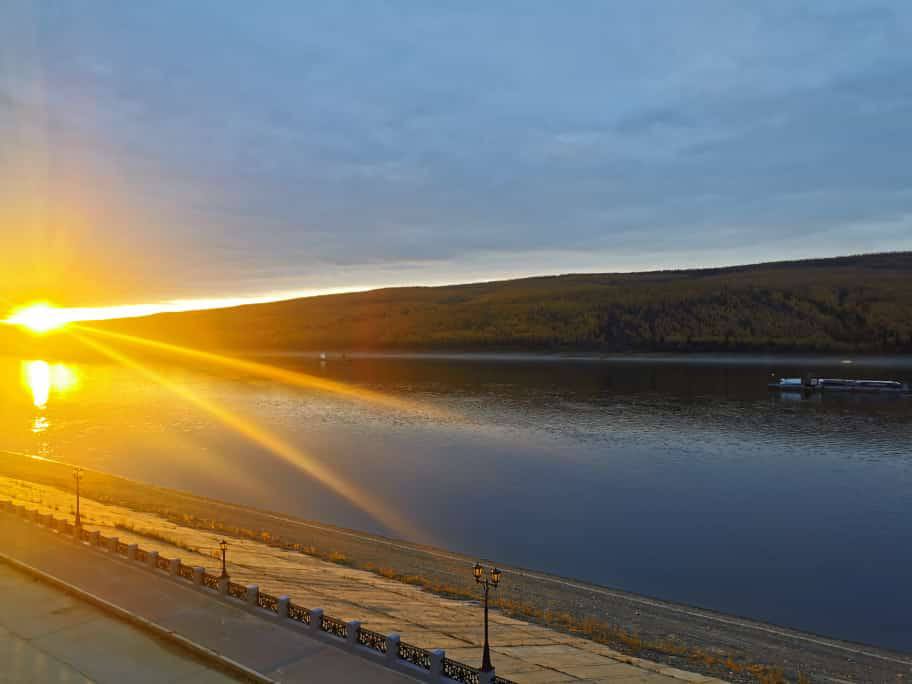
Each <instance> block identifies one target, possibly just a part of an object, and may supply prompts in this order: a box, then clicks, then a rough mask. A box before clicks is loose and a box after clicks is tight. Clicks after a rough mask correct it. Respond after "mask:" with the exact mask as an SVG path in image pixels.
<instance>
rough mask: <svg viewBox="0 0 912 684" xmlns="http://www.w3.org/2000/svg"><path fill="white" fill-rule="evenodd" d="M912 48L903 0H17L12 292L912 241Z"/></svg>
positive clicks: (485, 270) (5, 47) (196, 288)
mask: <svg viewBox="0 0 912 684" xmlns="http://www.w3.org/2000/svg"><path fill="white" fill-rule="evenodd" d="M910 44H912V11H910V9H909V5H908V3H902V2H894V3H889V2H856V3H852V2H843V3H823V2H821V3H804V6H798V4H797V3H754V4H751V5H739V6H735V5H733V4H732V3H725V2H690V3H683V4H680V3H678V4H674V3H668V2H658V1H657V2H653V3H649V2H643V3H634V4H632V5H628V4H626V3H625V4H622V3H614V4H611V3H604V2H593V3H584V2H579V3H574V4H573V5H572V7H569V8H568V7H565V6H557V5H555V4H554V3H546V2H541V3H530V2H521V3H513V4H511V3H497V4H495V5H493V6H492V5H490V3H454V4H452V5H451V6H450V7H447V8H441V7H440V6H439V4H438V3H434V4H432V5H422V4H420V3H405V2H402V3H395V2H394V3H386V2H384V3H362V2H358V3H344V2H332V3H306V4H302V3H294V2H289V3H285V4H281V3H269V4H268V5H266V6H264V7H256V8H254V7H252V6H250V5H247V4H244V3H210V4H207V3H189V4H188V3H184V2H156V3H146V4H143V3H115V2H110V3H93V4H92V5H91V6H90V7H87V6H86V5H85V4H84V3H79V2H72V3H67V2H62V3H61V2H54V3H40V2H39V3H34V2H24V1H22V0H12V2H11V3H5V4H4V8H3V9H0V175H2V177H3V178H4V183H3V184H2V187H0V203H2V206H3V209H2V210H0V213H2V215H0V219H2V223H0V231H2V232H0V250H2V254H3V266H4V268H5V269H6V271H7V273H14V274H19V275H18V277H17V278H15V279H14V280H15V282H10V283H4V288H5V290H4V291H3V292H2V293H0V296H2V297H4V298H6V299H13V298H17V299H21V297H22V296H23V295H24V294H32V293H47V294H48V295H49V296H56V297H59V298H63V299H66V300H69V301H68V302H67V303H73V304H76V303H84V304H92V303H121V302H125V301H146V300H149V299H160V298H169V297H195V296H213V295H217V294H220V293H224V294H230V295H246V294H259V293H263V292H273V291H286V290H287V291H291V290H303V289H309V288H322V287H335V286H343V285H352V284H357V285H365V286H368V285H382V284H391V283H413V282H414V283H432V282H448V281H449V282H452V281H459V280H464V279H479V278H497V277H508V276H513V275H520V274H528V273H535V272H564V271H573V270H603V271H609V270H631V269H638V268H654V267H685V266H694V265H714V264H720V263H735V262H750V261H755V260H758V259H775V258H793V257H799V256H822V255H832V254H841V253H849V252H860V251H879V250H889V249H909V248H912V174H910V172H909V171H908V162H907V158H908V157H909V156H910V153H912V124H910V122H912V51H910V50H909V49H908V46H909V45H910ZM86 273H92V274H93V277H86V276H85V274H86ZM74 299H78V300H80V301H72V300H74Z"/></svg>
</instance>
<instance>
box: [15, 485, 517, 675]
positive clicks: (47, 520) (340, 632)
mask: <svg viewBox="0 0 912 684" xmlns="http://www.w3.org/2000/svg"><path fill="white" fill-rule="evenodd" d="M0 510H6V511H9V512H11V513H14V514H18V515H21V516H24V517H30V518H32V519H33V520H37V521H38V522H39V524H42V525H44V526H45V527H47V528H49V529H53V530H60V531H63V532H70V534H73V533H74V532H75V527H74V526H73V525H72V524H70V523H68V522H67V521H66V520H65V519H58V518H55V517H54V516H53V514H48V515H42V514H40V513H37V512H36V511H28V510H27V509H26V508H25V507H24V506H18V505H16V504H14V503H12V502H0ZM79 539H80V540H83V541H90V542H91V541H92V540H93V539H94V540H95V543H96V544H97V545H98V546H100V547H102V548H108V547H109V546H110V544H111V542H112V541H113V539H114V538H113V537H104V536H102V535H100V534H98V535H94V534H93V533H92V532H90V531H88V530H85V529H80V532H79ZM129 549H130V546H129V545H128V544H126V543H124V542H122V541H120V540H117V543H116V545H115V547H114V551H115V552H116V553H117V554H119V555H122V556H127V555H129ZM150 553H151V552H150V551H147V550H145V549H142V548H139V547H136V553H135V559H136V560H137V561H139V562H141V563H146V564H148V559H149V557H150ZM155 567H156V568H158V569H160V570H168V571H170V569H171V559H169V558H166V557H164V556H156V558H155ZM177 576H178V577H180V578H182V579H185V580H189V581H193V580H194V569H193V567H192V566H189V565H185V564H184V563H180V564H179V565H178V567H177ZM202 584H203V586H204V587H206V588H208V589H212V590H214V591H219V577H218V576H216V575H211V574H209V573H208V572H205V571H204V572H203V575H202ZM227 593H228V595H229V596H231V597H233V598H236V599H241V600H246V599H247V587H246V586H244V585H242V584H238V583H236V582H231V581H229V582H228V588H227ZM256 605H257V607H258V608H261V609H263V610H268V611H269V612H271V613H278V612H279V599H278V598H277V597H276V596H273V595H272V594H267V593H265V592H260V591H258V592H257V599H256ZM287 605H288V614H287V617H288V619H290V620H294V621H295V622H299V623H301V624H303V625H307V626H310V627H311V628H313V626H312V624H311V622H312V620H311V617H312V612H311V611H310V610H308V609H307V608H304V607H302V606H299V605H297V604H295V603H292V602H291V601H288V602H287ZM317 614H318V615H321V614H320V613H319V612H318V613H317ZM355 626H357V633H356V634H355V633H353V634H352V635H351V638H352V639H354V643H356V644H357V645H358V646H360V647H363V648H366V649H369V650H370V651H372V652H375V653H379V654H381V655H383V656H384V657H389V650H390V647H391V644H392V645H395V657H396V660H398V661H403V662H405V663H409V664H410V665H413V666H415V667H417V668H420V669H421V670H424V671H431V670H432V669H433V668H434V667H435V665H434V662H435V655H434V654H433V653H432V652H431V651H428V650H426V649H423V648H420V647H418V646H415V645H413V644H408V643H405V642H399V641H398V637H397V638H396V640H395V641H392V639H393V637H388V636H386V635H384V634H381V633H380V632H374V631H372V630H370V629H365V628H364V627H361V626H359V625H358V623H352V624H351V627H355ZM318 628H319V630H320V631H321V632H325V633H326V634H330V635H332V636H333V637H337V638H340V639H344V640H348V639H349V636H350V635H349V629H350V626H349V623H347V622H344V621H343V620H339V619H338V618H334V617H331V616H328V615H321V616H320V624H319V625H318ZM440 653H442V652H437V655H436V659H437V663H438V664H437V668H438V669H439V674H440V675H442V676H443V677H445V678H447V679H449V680H452V681H454V682H463V683H464V684H482V683H483V682H492V683H493V684H513V682H511V681H510V680H508V679H504V678H503V677H497V676H495V677H493V678H491V679H483V678H482V675H488V676H489V675H490V673H482V672H480V671H479V670H477V669H475V668H474V667H470V666H469V665H466V664H464V663H460V662H458V661H456V660H451V659H450V658H447V657H442V658H441V657H440Z"/></svg>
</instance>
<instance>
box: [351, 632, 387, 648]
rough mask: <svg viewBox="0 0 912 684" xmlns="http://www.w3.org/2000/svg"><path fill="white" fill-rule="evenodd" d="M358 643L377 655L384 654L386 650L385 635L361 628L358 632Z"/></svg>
mask: <svg viewBox="0 0 912 684" xmlns="http://www.w3.org/2000/svg"><path fill="white" fill-rule="evenodd" d="M358 643H359V644H361V645H362V646H367V648H370V649H373V650H375V651H377V652H379V653H386V652H387V649H388V646H387V644H386V635H385V634H380V632H373V631H371V630H369V629H364V628H363V627H362V628H361V629H359V630H358Z"/></svg>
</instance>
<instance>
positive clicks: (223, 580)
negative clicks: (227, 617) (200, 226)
mask: <svg viewBox="0 0 912 684" xmlns="http://www.w3.org/2000/svg"><path fill="white" fill-rule="evenodd" d="M230 581H231V580H230V579H228V578H227V577H219V578H218V593H220V594H222V596H224V595H226V594H227V593H228V582H230Z"/></svg>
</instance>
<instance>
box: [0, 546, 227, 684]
mask: <svg viewBox="0 0 912 684" xmlns="http://www.w3.org/2000/svg"><path fill="white" fill-rule="evenodd" d="M0 602H2V605H3V611H2V612H0V682H73V683H77V682H78V683H79V684H83V683H86V684H87V683H90V682H97V683H98V684H107V683H110V684H121V683H122V682H126V681H129V682H134V683H136V684H144V683H145V682H149V684H153V683H156V682H167V683H170V684H230V683H231V682H236V681H238V680H236V679H234V678H233V677H231V676H229V675H227V674H224V673H222V672H220V671H218V670H214V669H212V668H211V667H210V665H208V664H207V663H205V662H204V661H202V660H200V659H198V658H196V657H194V656H193V655H192V654H190V653H189V652H187V651H186V650H184V649H182V648H178V647H176V646H175V645H174V644H172V643H170V642H167V641H164V640H161V639H158V638H156V637H154V636H151V635H150V634H148V633H147V632H145V631H143V630H141V629H139V628H137V627H134V626H132V625H130V624H127V623H125V622H123V621H121V620H119V619H117V618H114V617H112V616H110V615H109V614H108V613H106V612H104V611H102V610H101V609H99V608H96V607H95V606H93V605H91V604H90V603H87V602H85V601H83V600H80V599H79V598H76V597H74V596H72V595H70V594H68V593H66V592H64V591H61V590H60V589H57V588H55V587H53V586H50V585H48V584H46V583H44V582H42V581H40V580H38V579H35V578H34V577H33V576H31V575H29V574H26V573H23V572H21V571H19V570H16V569H14V568H12V567H10V566H8V565H6V564H3V563H0Z"/></svg>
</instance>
